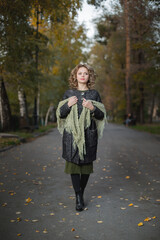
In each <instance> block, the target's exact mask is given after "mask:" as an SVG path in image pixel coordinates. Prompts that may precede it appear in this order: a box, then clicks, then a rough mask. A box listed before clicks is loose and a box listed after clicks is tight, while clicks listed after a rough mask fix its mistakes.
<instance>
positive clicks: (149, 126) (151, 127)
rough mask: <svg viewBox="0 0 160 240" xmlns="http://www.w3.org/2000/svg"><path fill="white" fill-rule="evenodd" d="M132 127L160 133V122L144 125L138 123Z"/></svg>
mask: <svg viewBox="0 0 160 240" xmlns="http://www.w3.org/2000/svg"><path fill="white" fill-rule="evenodd" d="M131 128H132V129H136V130H139V131H143V132H149V133H152V134H160V124H154V123H153V124H144V125H140V124H137V125H136V126H132V127H131Z"/></svg>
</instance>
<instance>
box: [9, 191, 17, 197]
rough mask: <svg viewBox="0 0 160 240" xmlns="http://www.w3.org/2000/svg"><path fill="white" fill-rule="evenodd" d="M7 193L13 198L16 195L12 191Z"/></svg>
mask: <svg viewBox="0 0 160 240" xmlns="http://www.w3.org/2000/svg"><path fill="white" fill-rule="evenodd" d="M8 193H9V195H11V196H13V195H15V194H16V192H14V191H9V192H8Z"/></svg>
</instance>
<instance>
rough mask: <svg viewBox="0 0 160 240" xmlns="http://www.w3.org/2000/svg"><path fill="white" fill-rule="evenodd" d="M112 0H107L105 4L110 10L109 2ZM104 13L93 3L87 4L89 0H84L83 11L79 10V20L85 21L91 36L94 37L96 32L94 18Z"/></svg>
mask: <svg viewBox="0 0 160 240" xmlns="http://www.w3.org/2000/svg"><path fill="white" fill-rule="evenodd" d="M110 2H112V1H111V0H106V1H105V6H106V7H107V8H108V9H109V10H110V8H111V7H110V5H109V3H110ZM101 13H102V10H100V9H99V10H98V9H96V8H95V7H94V6H93V5H89V4H87V1H86V0H84V3H83V7H82V11H78V22H79V23H80V24H81V23H84V24H85V26H86V28H87V29H88V31H87V36H88V37H89V38H91V39H92V38H93V37H94V33H95V26H94V23H93V19H94V18H98V17H99V16H100V14H101Z"/></svg>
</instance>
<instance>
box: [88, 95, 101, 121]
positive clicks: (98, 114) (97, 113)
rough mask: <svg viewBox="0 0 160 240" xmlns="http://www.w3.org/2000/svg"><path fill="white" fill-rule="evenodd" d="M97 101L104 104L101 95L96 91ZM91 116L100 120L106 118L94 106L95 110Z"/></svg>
mask: <svg viewBox="0 0 160 240" xmlns="http://www.w3.org/2000/svg"><path fill="white" fill-rule="evenodd" d="M96 101H97V102H102V101H101V97H100V95H99V93H98V92H97V91H96ZM91 115H92V116H93V117H95V118H96V119H98V120H102V119H103V118H104V113H103V112H102V111H101V110H100V109H99V108H97V107H96V106H94V110H93V111H91Z"/></svg>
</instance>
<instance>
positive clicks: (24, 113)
mask: <svg viewBox="0 0 160 240" xmlns="http://www.w3.org/2000/svg"><path fill="white" fill-rule="evenodd" d="M18 100H19V106H20V128H25V127H28V126H29V120H28V110H27V101H26V95H25V92H24V90H23V88H21V87H19V89H18Z"/></svg>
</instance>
